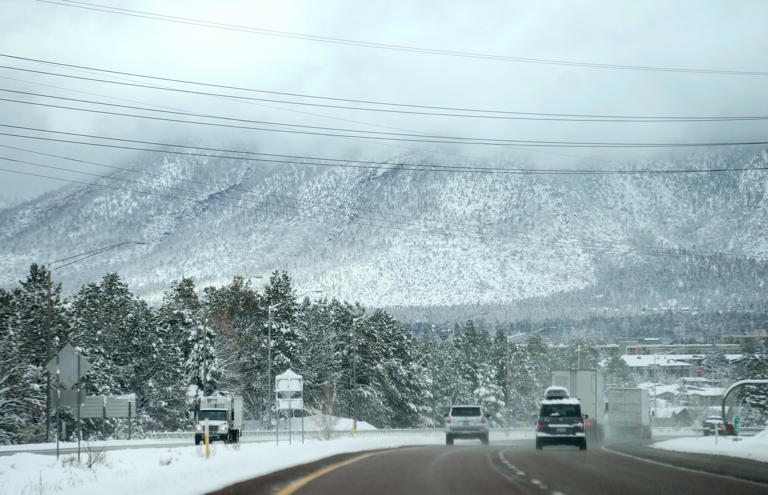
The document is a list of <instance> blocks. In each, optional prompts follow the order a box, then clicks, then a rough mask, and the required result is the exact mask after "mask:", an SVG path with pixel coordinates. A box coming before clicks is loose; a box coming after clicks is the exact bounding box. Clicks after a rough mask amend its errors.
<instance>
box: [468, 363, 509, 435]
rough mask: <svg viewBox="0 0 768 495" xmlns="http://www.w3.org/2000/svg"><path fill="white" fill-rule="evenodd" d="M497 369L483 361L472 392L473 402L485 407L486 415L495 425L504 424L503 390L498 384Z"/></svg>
mask: <svg viewBox="0 0 768 495" xmlns="http://www.w3.org/2000/svg"><path fill="white" fill-rule="evenodd" d="M496 375H497V370H495V369H494V368H493V366H492V365H490V364H488V363H483V364H481V365H480V368H479V369H478V377H477V378H478V379H477V381H478V386H477V388H476V389H475V390H474V391H473V392H472V395H473V397H474V401H473V402H475V403H478V404H480V405H482V406H484V407H485V408H486V410H487V411H488V415H489V416H490V418H491V420H492V422H493V423H495V424H496V425H504V424H505V418H504V409H505V406H506V403H505V402H504V390H503V389H502V388H501V387H500V386H499V384H498V379H497V376H496Z"/></svg>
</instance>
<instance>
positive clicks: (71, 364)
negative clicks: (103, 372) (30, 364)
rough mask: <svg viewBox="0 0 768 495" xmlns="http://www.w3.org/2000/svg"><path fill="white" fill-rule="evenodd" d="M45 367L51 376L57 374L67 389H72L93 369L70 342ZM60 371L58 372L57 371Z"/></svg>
mask: <svg viewBox="0 0 768 495" xmlns="http://www.w3.org/2000/svg"><path fill="white" fill-rule="evenodd" d="M45 369H47V370H48V372H49V373H50V374H51V376H57V375H58V380H59V383H60V384H61V385H62V386H63V387H64V388H65V389H71V388H72V387H73V386H74V385H75V384H76V383H77V382H78V381H80V378H82V377H83V376H84V375H85V374H86V373H88V370H89V369H91V363H89V362H88V360H87V359H85V358H84V357H82V356H81V355H80V353H79V352H77V351H76V350H75V348H74V347H72V346H71V345H70V344H67V345H65V346H64V347H63V348H62V349H61V350H60V351H59V353H58V354H56V355H55V356H54V357H53V358H52V359H51V360H50V361H48V364H46V365H45ZM57 372H58V373H57Z"/></svg>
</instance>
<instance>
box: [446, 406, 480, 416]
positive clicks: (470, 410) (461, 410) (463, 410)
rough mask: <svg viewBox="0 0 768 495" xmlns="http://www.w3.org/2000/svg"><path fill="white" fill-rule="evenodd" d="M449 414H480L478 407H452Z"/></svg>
mask: <svg viewBox="0 0 768 495" xmlns="http://www.w3.org/2000/svg"><path fill="white" fill-rule="evenodd" d="M451 416H480V408H479V407H454V408H453V409H451Z"/></svg>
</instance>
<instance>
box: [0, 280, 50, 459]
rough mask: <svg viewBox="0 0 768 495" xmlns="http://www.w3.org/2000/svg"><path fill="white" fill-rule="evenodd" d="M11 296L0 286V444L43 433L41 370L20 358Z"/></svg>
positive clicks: (35, 437) (36, 438) (31, 438)
mask: <svg viewBox="0 0 768 495" xmlns="http://www.w3.org/2000/svg"><path fill="white" fill-rule="evenodd" d="M13 313H14V308H13V298H12V296H11V294H10V293H8V292H6V291H4V290H3V289H0V349H3V357H2V358H0V425H1V426H0V444H11V443H25V442H33V441H40V440H41V439H42V437H44V435H45V433H44V431H43V428H44V426H45V423H44V420H43V421H41V417H40V413H41V411H42V412H43V413H44V412H45V409H44V408H45V400H44V398H43V397H41V395H40V393H39V392H40V391H39V388H40V387H39V384H40V382H41V380H43V377H42V369H41V368H40V367H37V366H33V365H31V364H29V363H28V361H27V360H26V359H24V358H23V356H22V355H21V353H20V351H19V346H18V341H17V339H16V336H15V334H14V332H13V330H12V329H11V322H12V316H13Z"/></svg>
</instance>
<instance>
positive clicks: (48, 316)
mask: <svg viewBox="0 0 768 495" xmlns="http://www.w3.org/2000/svg"><path fill="white" fill-rule="evenodd" d="M128 244H139V245H143V244H146V242H140V241H124V242H118V243H117V244H112V245H110V246H104V247H100V248H98V249H94V250H92V251H86V252H84V253H80V254H76V255H74V256H68V257H66V258H62V259H59V260H54V261H51V262H50V263H49V264H48V277H47V278H48V280H47V281H46V285H47V286H48V287H47V292H48V294H47V308H46V312H45V345H46V349H45V351H46V357H45V361H46V362H48V361H50V359H51V358H52V356H51V347H52V342H51V340H52V335H51V320H52V319H53V315H52V313H53V300H52V296H51V285H52V284H51V272H52V271H54V270H60V269H61V268H64V267H65V266H69V265H72V264H74V263H79V262H81V261H83V260H86V259H88V258H91V257H93V256H96V255H99V254H102V253H105V252H107V251H111V250H113V249H117V248H119V247H121V246H126V245H128ZM57 263H60V264H59V266H56V267H52V265H54V264H57ZM45 389H46V396H45V441H46V442H47V441H48V440H49V439H50V434H51V380H50V377H49V379H48V380H46V386H45ZM57 428H58V425H57ZM57 432H58V430H57ZM57 437H58V433H57Z"/></svg>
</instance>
